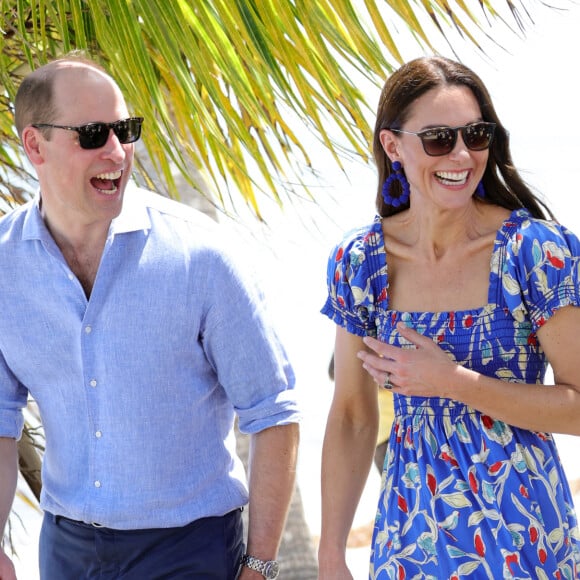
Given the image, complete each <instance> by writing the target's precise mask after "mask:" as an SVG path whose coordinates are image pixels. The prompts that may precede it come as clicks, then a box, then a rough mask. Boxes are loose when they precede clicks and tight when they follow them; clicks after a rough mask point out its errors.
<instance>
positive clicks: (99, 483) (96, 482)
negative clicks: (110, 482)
mask: <svg viewBox="0 0 580 580" xmlns="http://www.w3.org/2000/svg"><path fill="white" fill-rule="evenodd" d="M95 487H101V482H100V481H99V480H98V479H97V481H95Z"/></svg>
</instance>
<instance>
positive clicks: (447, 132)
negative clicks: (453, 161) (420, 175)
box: [389, 122, 495, 157]
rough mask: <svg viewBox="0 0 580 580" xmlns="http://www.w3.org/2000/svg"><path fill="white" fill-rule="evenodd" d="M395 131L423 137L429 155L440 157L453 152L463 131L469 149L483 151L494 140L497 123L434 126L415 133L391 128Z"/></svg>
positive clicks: (462, 135) (464, 140) (422, 140)
mask: <svg viewBox="0 0 580 580" xmlns="http://www.w3.org/2000/svg"><path fill="white" fill-rule="evenodd" d="M389 130H390V131H392V132H393V133H407V134H408V135H416V136H417V137H419V139H421V143H422V144H423V150H424V151H425V153H427V155H431V156H432V157H439V156H440V155H447V154H448V153H451V151H453V149H454V148H455V144H456V143H457V133H459V131H461V137H462V138H463V142H464V143H465V146H466V147H467V148H468V149H471V150H472V151H483V150H484V149H488V148H489V146H490V145H491V142H492V141H493V133H494V131H495V123H485V122H481V123H471V125H463V126H462V127H434V128H433V129H425V131H419V132H418V133H413V132H412V131H403V130H402V129H389Z"/></svg>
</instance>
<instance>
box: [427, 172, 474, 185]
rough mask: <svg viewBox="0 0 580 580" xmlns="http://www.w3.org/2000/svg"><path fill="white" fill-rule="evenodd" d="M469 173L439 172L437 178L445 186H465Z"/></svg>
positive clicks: (436, 174)
mask: <svg viewBox="0 0 580 580" xmlns="http://www.w3.org/2000/svg"><path fill="white" fill-rule="evenodd" d="M468 176H469V171H459V172H458V171H438V172H436V173H435V177H436V178H437V179H438V180H439V181H440V182H441V183H442V184H443V185H463V184H464V183H465V182H466V181H467V177H468Z"/></svg>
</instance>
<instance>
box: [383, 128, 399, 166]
mask: <svg viewBox="0 0 580 580" xmlns="http://www.w3.org/2000/svg"><path fill="white" fill-rule="evenodd" d="M379 139H380V141H381V145H382V146H383V150H384V152H385V153H386V155H387V157H388V158H389V159H390V160H391V163H393V162H394V161H400V160H401V156H400V155H399V141H398V139H397V137H396V136H395V134H394V133H393V132H392V131H389V130H388V129H383V130H382V131H381V132H380V133H379Z"/></svg>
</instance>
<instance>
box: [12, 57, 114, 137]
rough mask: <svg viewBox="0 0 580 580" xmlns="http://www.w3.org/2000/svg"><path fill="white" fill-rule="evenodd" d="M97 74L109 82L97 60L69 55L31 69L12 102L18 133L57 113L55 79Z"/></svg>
mask: <svg viewBox="0 0 580 580" xmlns="http://www.w3.org/2000/svg"><path fill="white" fill-rule="evenodd" d="M78 74H81V75H83V74H86V75H99V76H103V77H106V78H108V79H109V80H111V81H112V79H111V77H110V76H109V75H108V74H107V72H106V71H105V70H104V69H103V68H102V67H101V66H100V65H98V64H97V63H95V62H93V61H92V60H89V59H87V58H85V57H82V56H77V55H70V56H66V57H63V58H61V59H58V60H54V61H52V62H50V63H48V64H46V65H44V66H42V67H40V68H38V69H36V70H34V71H33V72H31V73H30V74H29V75H28V76H27V77H26V78H25V79H24V80H23V81H22V83H21V85H20V87H19V89H18V92H17V94H16V99H15V101H14V110H15V111H14V118H15V125H16V130H17V131H18V135H19V136H22V130H23V129H24V128H25V127H27V126H28V125H32V124H34V123H51V122H53V121H54V120H55V119H56V118H57V116H58V113H59V103H58V102H56V99H55V82H56V80H57V79H59V78H61V76H67V75H78ZM113 82H114V81H113Z"/></svg>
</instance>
